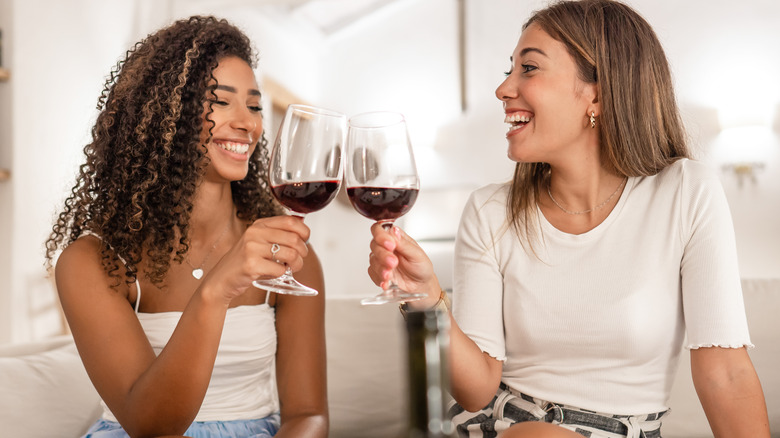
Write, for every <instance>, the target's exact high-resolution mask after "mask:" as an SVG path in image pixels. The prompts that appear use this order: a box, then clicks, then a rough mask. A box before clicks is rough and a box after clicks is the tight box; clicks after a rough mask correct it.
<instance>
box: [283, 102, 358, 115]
mask: <svg viewBox="0 0 780 438" xmlns="http://www.w3.org/2000/svg"><path fill="white" fill-rule="evenodd" d="M288 108H292V109H294V110H296V111H299V112H303V113H307V114H317V115H324V116H332V117H344V118H346V117H347V116H346V115H345V114H344V113H342V112H339V111H335V110H332V109H328V108H323V107H320V106H313V105H306V104H302V103H291V104H290V105H289V106H288Z"/></svg>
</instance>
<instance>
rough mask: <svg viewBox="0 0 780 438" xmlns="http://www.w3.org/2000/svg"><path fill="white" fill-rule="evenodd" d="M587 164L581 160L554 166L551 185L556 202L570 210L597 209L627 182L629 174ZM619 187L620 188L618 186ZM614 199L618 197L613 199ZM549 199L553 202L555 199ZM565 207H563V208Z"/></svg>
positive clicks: (593, 211)
mask: <svg viewBox="0 0 780 438" xmlns="http://www.w3.org/2000/svg"><path fill="white" fill-rule="evenodd" d="M585 164H586V165H585V166H583V163H582V162H580V163H578V164H577V165H573V166H570V167H566V166H551V173H550V181H549V184H550V185H549V189H550V192H551V194H552V196H553V197H554V202H557V203H558V204H560V206H554V207H555V208H561V207H563V208H565V209H566V210H568V211H569V212H585V211H587V210H592V211H590V212H588V213H594V214H595V213H597V211H596V210H597V209H595V207H598V206H600V205H601V204H602V203H604V201H605V200H607V199H609V197H610V196H611V195H613V194H614V193H615V192H616V190H617V189H619V187H620V186H621V184H622V183H623V180H624V179H625V177H623V176H620V175H617V174H615V173H613V172H610V171H607V170H606V169H605V168H604V167H602V166H601V165H598V166H592V165H590V166H589V165H587V164H588V163H587V162H586V163H585ZM618 191H619V190H618ZM611 200H612V201H614V199H611ZM549 201H551V202H553V200H552V199H550V200H549ZM563 208H561V209H563Z"/></svg>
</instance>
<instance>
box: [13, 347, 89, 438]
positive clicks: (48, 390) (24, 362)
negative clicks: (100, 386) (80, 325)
mask: <svg viewBox="0 0 780 438" xmlns="http://www.w3.org/2000/svg"><path fill="white" fill-rule="evenodd" d="M57 344H60V345H57ZM49 346H52V345H51V344H49ZM25 350H27V351H25ZM30 350H35V348H34V346H33V347H32V348H28V347H27V346H25V348H19V347H15V346H11V347H9V348H5V349H4V351H0V388H2V389H0V425H2V426H0V427H1V428H2V432H1V433H2V435H3V436H9V437H10V436H12V437H16V438H38V437H40V438H51V437H80V436H82V435H83V434H84V433H85V432H86V431H87V429H88V428H89V426H90V425H91V424H92V423H94V422H95V420H97V418H98V417H99V416H100V412H101V410H100V397H99V396H98V394H97V391H95V389H94V387H93V386H92V382H91V381H90V380H89V377H87V373H86V371H85V370H84V366H83V365H82V363H81V358H80V357H79V355H78V352H77V351H76V346H75V345H74V344H73V341H72V340H70V341H69V342H66V343H64V345H62V343H61V342H59V343H54V344H53V346H52V348H51V349H49V350H44V351H38V352H33V353H30V354H25V353H27V352H29V351H30ZM16 352H18V353H19V354H17V355H9V354H12V353H16Z"/></svg>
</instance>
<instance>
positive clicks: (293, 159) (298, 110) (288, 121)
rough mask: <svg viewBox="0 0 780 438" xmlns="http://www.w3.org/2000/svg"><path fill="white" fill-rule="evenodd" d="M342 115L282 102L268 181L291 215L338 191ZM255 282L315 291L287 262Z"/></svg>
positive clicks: (278, 288)
mask: <svg viewBox="0 0 780 438" xmlns="http://www.w3.org/2000/svg"><path fill="white" fill-rule="evenodd" d="M346 128H347V117H346V116H345V115H344V114H342V113H339V112H336V111H331V110H327V109H324V108H317V107H313V106H308V105H299V104H292V105H290V106H289V107H287V112H286V113H285V115H284V120H282V124H281V125H280V127H279V132H278V133H277V135H276V141H275V142H274V145H273V148H272V149H271V161H270V165H269V170H268V172H269V183H270V185H271V191H272V192H273V194H274V196H275V197H276V199H277V200H278V201H279V203H281V204H282V205H284V206H285V207H287V208H288V209H289V210H290V213H291V214H292V215H294V216H298V217H300V218H303V217H304V216H305V215H306V214H308V213H312V212H315V211H317V210H320V209H322V208H324V207H325V206H326V205H328V203H330V201H332V200H333V198H335V197H336V193H338V191H339V186H340V185H341V180H342V167H343V166H342V163H343V161H344V160H343V159H342V156H343V145H344V139H345V136H346ZM252 284H253V285H254V286H255V287H258V288H261V289H265V290H268V291H271V292H276V293H280V294H290V295H306V296H312V295H317V290H316V289H312V288H310V287H308V286H305V285H303V284H301V283H299V282H298V281H297V280H295V278H293V276H292V271H291V270H290V267H289V266H287V267H286V270H285V273H284V274H283V275H282V276H281V277H277V278H272V279H259V280H255V281H253V282H252Z"/></svg>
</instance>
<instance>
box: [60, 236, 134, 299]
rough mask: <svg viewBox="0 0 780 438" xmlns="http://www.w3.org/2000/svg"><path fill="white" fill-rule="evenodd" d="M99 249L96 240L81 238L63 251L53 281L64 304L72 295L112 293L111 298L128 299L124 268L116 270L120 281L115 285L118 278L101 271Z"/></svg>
mask: <svg viewBox="0 0 780 438" xmlns="http://www.w3.org/2000/svg"><path fill="white" fill-rule="evenodd" d="M102 245H103V244H102V242H101V241H100V239H98V238H97V237H94V236H84V237H81V238H79V239H77V240H76V241H74V242H73V243H71V244H70V245H68V246H67V247H65V249H64V250H63V251H62V254H60V256H59V257H58V259H57V264H56V266H55V279H56V282H57V292H58V293H59V295H60V298H61V299H63V301H69V300H70V299H72V298H73V295H74V294H79V295H83V294H85V293H89V292H90V291H93V292H94V291H97V290H102V291H105V290H111V291H112V292H113V295H120V296H121V297H122V298H123V299H127V296H128V291H129V288H128V287H127V285H126V284H125V282H124V281H122V277H123V275H124V267H123V266H121V264H120V265H119V266H118V271H117V274H118V275H119V276H120V277H119V279H120V281H119V283H118V284H117V278H112V277H111V276H110V275H109V274H108V272H106V270H105V268H104V267H103V261H102V255H101V248H102ZM112 285H113V286H114V287H112ZM63 304H65V303H63Z"/></svg>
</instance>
